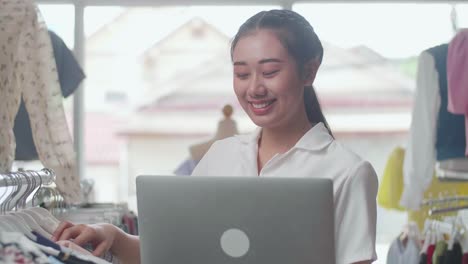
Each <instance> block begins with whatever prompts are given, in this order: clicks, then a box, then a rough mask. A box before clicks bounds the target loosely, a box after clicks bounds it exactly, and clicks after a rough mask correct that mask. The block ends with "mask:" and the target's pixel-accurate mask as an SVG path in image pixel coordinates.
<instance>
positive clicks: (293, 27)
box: [231, 10, 332, 135]
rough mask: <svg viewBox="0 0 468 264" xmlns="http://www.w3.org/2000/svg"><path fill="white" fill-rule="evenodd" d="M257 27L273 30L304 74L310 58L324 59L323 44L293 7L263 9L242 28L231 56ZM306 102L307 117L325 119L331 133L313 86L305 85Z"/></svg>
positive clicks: (317, 60) (310, 119) (317, 119)
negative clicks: (286, 8)
mask: <svg viewBox="0 0 468 264" xmlns="http://www.w3.org/2000/svg"><path fill="white" fill-rule="evenodd" d="M258 29H271V30H273V31H274V32H276V33H277V36H278V39H279V40H280V42H281V43H282V44H283V46H284V47H285V48H286V50H287V51H288V53H289V55H291V56H292V57H293V58H294V59H295V61H296V63H297V67H298V70H299V72H300V73H301V74H305V70H306V69H305V66H306V64H307V63H309V62H311V61H314V60H315V61H316V62H317V63H318V64H320V63H321V62H322V58H323V47H322V43H321V42H320V40H319V38H318V37H317V35H316V34H315V32H314V29H313V27H312V26H311V25H310V23H309V22H308V21H307V20H306V19H305V18H304V17H302V16H301V15H299V14H298V13H296V12H294V11H291V10H270V11H262V12H260V13H257V14H256V15H254V16H252V17H251V18H249V19H248V20H247V21H245V23H244V24H242V26H241V27H240V28H239V31H238V32H237V34H236V36H235V37H234V39H233V40H232V43H231V59H232V54H233V52H234V49H235V47H236V45H237V43H238V42H239V40H240V39H241V38H242V37H244V36H245V35H247V34H249V33H252V32H253V31H255V30H258ZM304 105H305V109H306V113H307V118H308V119H309V122H311V123H319V122H322V123H324V124H325V126H326V127H327V129H328V131H329V132H330V135H331V134H332V133H331V130H330V127H329V125H328V122H327V120H326V119H325V116H324V115H323V113H322V109H321V107H320V103H319V101H318V98H317V95H316V93H315V90H314V88H313V87H312V86H309V87H304Z"/></svg>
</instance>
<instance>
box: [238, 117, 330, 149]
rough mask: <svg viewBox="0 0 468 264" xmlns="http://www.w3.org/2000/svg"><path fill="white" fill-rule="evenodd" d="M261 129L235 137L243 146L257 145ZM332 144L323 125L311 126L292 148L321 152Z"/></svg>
mask: <svg viewBox="0 0 468 264" xmlns="http://www.w3.org/2000/svg"><path fill="white" fill-rule="evenodd" d="M261 132H262V128H260V127H259V128H257V129H256V130H255V131H254V132H253V133H250V134H245V135H237V136H236V137H237V138H238V139H239V140H240V141H241V142H242V143H244V144H257V142H258V138H259V137H260V133H261ZM332 142H333V137H332V136H331V135H330V133H328V130H327V128H326V127H325V125H324V124H323V123H318V124H316V125H315V126H313V127H312V128H311V129H309V131H307V133H305V134H304V136H302V138H301V139H299V141H298V142H297V143H296V145H295V146H294V147H293V148H300V149H305V150H321V149H324V148H326V147H327V146H328V145H330V143H332Z"/></svg>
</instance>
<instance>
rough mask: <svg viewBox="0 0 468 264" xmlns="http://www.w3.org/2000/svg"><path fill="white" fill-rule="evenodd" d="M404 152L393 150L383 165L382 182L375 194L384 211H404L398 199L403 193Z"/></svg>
mask: <svg viewBox="0 0 468 264" xmlns="http://www.w3.org/2000/svg"><path fill="white" fill-rule="evenodd" d="M404 157H405V150H404V149H403V148H401V147H397V148H395V149H394V150H393V151H392V153H391V154H390V157H389V158H388V160H387V164H386V165H385V170H384V173H383V177H382V181H381V182H380V186H379V191H378V193H377V202H378V204H379V205H380V206H381V207H383V208H385V209H395V210H400V211H404V210H405V208H403V207H401V206H400V198H401V194H402V192H403V159H404Z"/></svg>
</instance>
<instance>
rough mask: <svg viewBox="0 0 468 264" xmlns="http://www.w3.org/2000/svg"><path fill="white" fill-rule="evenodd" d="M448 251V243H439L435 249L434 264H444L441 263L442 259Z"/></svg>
mask: <svg viewBox="0 0 468 264" xmlns="http://www.w3.org/2000/svg"><path fill="white" fill-rule="evenodd" d="M446 251H447V243H446V242H445V241H439V242H437V244H436V246H435V249H434V254H433V255H432V263H433V264H443V262H442V263H441V262H439V261H440V260H441V259H440V257H443V256H444V255H445V252H446Z"/></svg>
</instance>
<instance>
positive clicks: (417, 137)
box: [400, 52, 440, 210]
mask: <svg viewBox="0 0 468 264" xmlns="http://www.w3.org/2000/svg"><path fill="white" fill-rule="evenodd" d="M439 89H440V88H439V80H438V73H437V70H436V67H435V61H434V57H433V56H432V55H431V54H429V53H427V52H423V53H421V55H420V57H419V62H418V74H417V85H416V92H415V95H414V103H413V112H412V121H411V127H410V131H409V140H408V145H407V149H406V154H405V159H404V165H403V179H404V188H403V194H402V196H401V200H400V204H401V206H403V207H405V208H408V209H411V210H418V209H419V207H420V204H421V201H422V199H423V195H424V191H425V190H426V189H427V188H428V186H429V185H430V183H431V181H432V177H433V174H434V164H435V155H436V152H435V151H436V150H435V141H436V125H437V114H438V110H439V108H440V95H439Z"/></svg>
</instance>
